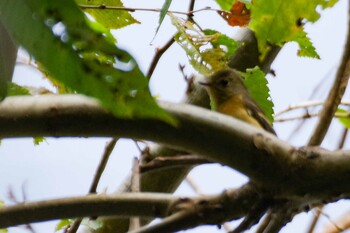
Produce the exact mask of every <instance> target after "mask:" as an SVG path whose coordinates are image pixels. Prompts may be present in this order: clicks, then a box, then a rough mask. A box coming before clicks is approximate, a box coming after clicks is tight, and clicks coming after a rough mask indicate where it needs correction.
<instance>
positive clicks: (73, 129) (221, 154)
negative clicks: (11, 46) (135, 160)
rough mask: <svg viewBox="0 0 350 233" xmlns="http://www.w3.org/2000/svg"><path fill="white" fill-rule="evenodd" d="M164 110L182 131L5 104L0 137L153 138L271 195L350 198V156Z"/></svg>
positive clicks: (64, 99)
mask: <svg viewBox="0 0 350 233" xmlns="http://www.w3.org/2000/svg"><path fill="white" fill-rule="evenodd" d="M161 106H162V107H163V108H164V109H165V110H167V111H169V113H170V114H172V115H173V116H174V117H175V118H176V119H177V121H178V126H177V127H173V126H170V125H168V124H166V123H164V122H162V121H160V120H151V119H148V120H147V119H129V120H127V119H117V118H114V117H113V116H112V115H111V114H109V113H107V112H106V111H105V110H103V109H102V108H101V107H100V106H99V105H98V103H97V102H96V101H95V100H93V99H90V98H87V97H83V96H74V95H66V96H53V95H52V96H50V95H47V96H42V97H10V98H7V99H5V100H4V101H3V102H2V103H1V104H0V129H1V131H0V137H26V136H54V137H59V136H83V137H89V136H95V137H96V136H121V137H129V138H137V139H147V140H152V141H156V142H160V143H163V144H165V145H168V146H170V147H175V148H177V149H181V150H184V151H188V152H190V153H194V154H199V155H202V156H203V157H205V158H207V159H209V160H211V161H216V162H219V163H222V164H226V165H229V166H231V167H232V168H235V169H237V170H238V171H240V172H242V173H244V174H246V175H247V176H249V177H250V178H251V179H252V180H253V181H254V182H256V183H257V184H261V185H263V186H265V187H266V188H267V189H270V190H271V192H283V193H290V194H297V195H303V194H306V193H308V194H309V195H316V196H320V195H325V196H326V195H329V194H334V193H339V194H342V193H347V192H350V185H348V182H347V181H348V180H349V179H350V156H349V155H348V154H349V152H347V153H348V154H345V152H342V151H338V152H329V151H325V150H321V149H317V148H312V147H310V148H299V149H298V148H293V147H291V146H290V145H288V144H287V143H285V142H283V141H281V140H279V139H278V138H276V137H275V136H274V135H271V134H269V133H267V132H265V131H263V130H260V129H257V128H255V127H252V126H250V125H248V124H246V123H244V122H241V121H239V120H236V119H234V118H232V117H228V116H225V115H222V114H219V113H216V112H211V111H208V110H205V109H201V108H198V107H193V106H189V105H185V104H170V103H161ZM300 180H303V182H300Z"/></svg>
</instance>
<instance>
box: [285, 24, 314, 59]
mask: <svg viewBox="0 0 350 233" xmlns="http://www.w3.org/2000/svg"><path fill="white" fill-rule="evenodd" d="M292 41H295V42H297V43H298V44H299V48H300V49H299V51H298V56H300V57H311V58H317V59H320V55H318V53H317V51H316V48H315V47H314V46H313V45H312V42H311V41H310V38H309V37H308V36H307V34H306V32H304V31H300V32H299V33H298V34H297V35H296V37H295V38H293V39H292Z"/></svg>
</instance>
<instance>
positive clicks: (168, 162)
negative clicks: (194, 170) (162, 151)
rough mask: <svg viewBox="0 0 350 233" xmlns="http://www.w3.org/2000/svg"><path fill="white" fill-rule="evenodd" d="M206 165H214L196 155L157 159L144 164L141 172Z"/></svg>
mask: <svg viewBox="0 0 350 233" xmlns="http://www.w3.org/2000/svg"><path fill="white" fill-rule="evenodd" d="M204 163H212V162H210V161H209V160H208V159H205V158H203V157H201V156H196V155H183V156H181V155H179V156H178V155H177V156H176V157H157V158H155V159H153V160H151V161H150V162H148V163H146V164H142V165H141V167H140V171H141V172H142V173H145V172H150V171H153V170H156V169H168V168H169V167H183V166H194V165H200V164H204Z"/></svg>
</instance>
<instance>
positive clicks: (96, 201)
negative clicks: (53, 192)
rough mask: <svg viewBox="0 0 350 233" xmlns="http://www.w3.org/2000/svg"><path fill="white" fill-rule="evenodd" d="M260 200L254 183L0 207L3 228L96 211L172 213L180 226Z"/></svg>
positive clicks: (224, 216) (240, 211) (231, 215)
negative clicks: (200, 192)
mask: <svg viewBox="0 0 350 233" xmlns="http://www.w3.org/2000/svg"><path fill="white" fill-rule="evenodd" d="M259 201H264V197H263V196H262V195H257V190H256V187H254V186H253V185H245V186H243V187H242V188H240V189H235V190H234V189H232V190H227V191H225V192H224V193H222V194H219V195H213V196H205V197H198V198H180V197H174V196H172V195H170V194H155V193H122V194H118V195H116V196H114V197H108V196H104V195H90V196H86V197H76V198H65V199H56V200H49V201H39V202H32V203H24V204H23V203H22V204H18V205H15V206H9V207H3V208H1V209H0V229H1V228H5V227H10V226H16V225H20V224H25V223H30V222H40V221H45V220H53V219H60V218H76V217H86V216H96V215H102V216H108V215H114V216H121V217H130V216H144V217H145V216H152V217H166V216H167V215H168V214H170V217H169V218H170V219H172V222H173V225H172V227H175V228H176V229H178V230H180V229H181V228H185V227H195V226H197V225H200V224H220V223H222V222H224V221H227V220H232V219H236V218H240V217H241V216H243V215H244V214H245V213H246V212H248V211H249V210H250V207H251V206H250V203H252V202H253V203H254V202H259ZM178 213H180V216H179V215H178ZM166 222H168V221H166ZM153 232H154V231H153ZM158 232H159V231H158ZM168 232H169V231H168Z"/></svg>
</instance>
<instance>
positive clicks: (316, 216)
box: [307, 206, 324, 233]
mask: <svg viewBox="0 0 350 233" xmlns="http://www.w3.org/2000/svg"><path fill="white" fill-rule="evenodd" d="M323 207H324V206H320V207H318V208H315V210H316V211H315V214H314V217H313V219H312V221H311V223H310V226H309V229H308V231H307V233H313V232H314V230H315V227H316V224H317V223H318V220H319V219H320V216H321V213H322V211H323Z"/></svg>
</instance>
